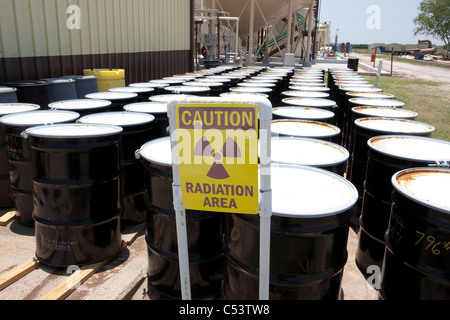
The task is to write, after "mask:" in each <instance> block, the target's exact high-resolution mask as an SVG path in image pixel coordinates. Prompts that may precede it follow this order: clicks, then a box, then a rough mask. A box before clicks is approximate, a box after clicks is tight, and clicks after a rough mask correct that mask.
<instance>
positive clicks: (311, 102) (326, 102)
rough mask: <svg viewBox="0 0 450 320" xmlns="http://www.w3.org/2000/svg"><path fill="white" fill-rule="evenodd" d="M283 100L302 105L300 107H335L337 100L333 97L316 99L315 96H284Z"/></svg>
mask: <svg viewBox="0 0 450 320" xmlns="http://www.w3.org/2000/svg"><path fill="white" fill-rule="evenodd" d="M282 102H284V103H287V104H290V105H295V106H300V107H312V108H334V107H336V102H335V101H333V100H331V99H314V98H284V99H283V100H282Z"/></svg>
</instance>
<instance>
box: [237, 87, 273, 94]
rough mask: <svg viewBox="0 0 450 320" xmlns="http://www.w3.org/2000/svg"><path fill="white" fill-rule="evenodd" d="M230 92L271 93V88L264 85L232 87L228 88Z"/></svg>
mask: <svg viewBox="0 0 450 320" xmlns="http://www.w3.org/2000/svg"><path fill="white" fill-rule="evenodd" d="M230 91H232V92H246V93H271V92H272V91H273V90H272V89H271V88H264V87H234V88H230Z"/></svg>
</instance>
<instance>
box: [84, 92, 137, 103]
mask: <svg viewBox="0 0 450 320" xmlns="http://www.w3.org/2000/svg"><path fill="white" fill-rule="evenodd" d="M137 96H138V95H137V93H130V92H94V93H89V94H87V95H86V98H88V99H98V100H113V101H114V100H129V99H134V98H136V97H137Z"/></svg>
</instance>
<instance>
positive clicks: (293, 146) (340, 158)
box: [271, 137, 350, 176]
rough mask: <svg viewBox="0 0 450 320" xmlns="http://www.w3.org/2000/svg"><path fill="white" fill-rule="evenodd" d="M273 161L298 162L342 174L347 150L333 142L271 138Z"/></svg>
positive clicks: (296, 138) (345, 167)
mask: <svg viewBox="0 0 450 320" xmlns="http://www.w3.org/2000/svg"><path fill="white" fill-rule="evenodd" d="M271 148H272V157H271V160H272V162H273V163H287V164H298V165H303V166H311V167H316V168H321V169H325V170H328V171H331V172H334V173H336V174H338V175H340V176H344V173H345V170H346V169H347V161H348V158H349V156H350V154H349V153H348V151H347V150H346V149H344V148H343V147H341V146H340V145H337V144H335V143H331V142H327V141H323V140H318V139H308V138H298V137H279V138H272V147H271Z"/></svg>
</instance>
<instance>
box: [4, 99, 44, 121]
mask: <svg viewBox="0 0 450 320" xmlns="http://www.w3.org/2000/svg"><path fill="white" fill-rule="evenodd" d="M40 108H41V107H40V106H38V105H36V104H29V103H20V102H16V103H0V117H1V116H5V115H8V114H13V113H22V112H30V111H38V110H39V109H40Z"/></svg>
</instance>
